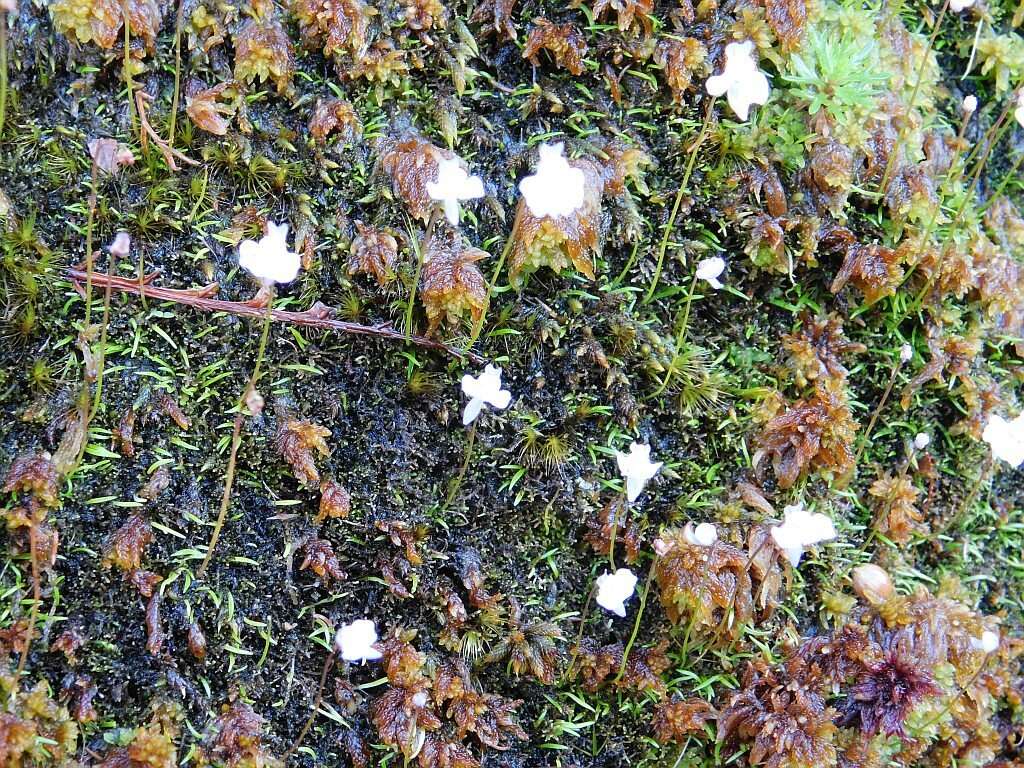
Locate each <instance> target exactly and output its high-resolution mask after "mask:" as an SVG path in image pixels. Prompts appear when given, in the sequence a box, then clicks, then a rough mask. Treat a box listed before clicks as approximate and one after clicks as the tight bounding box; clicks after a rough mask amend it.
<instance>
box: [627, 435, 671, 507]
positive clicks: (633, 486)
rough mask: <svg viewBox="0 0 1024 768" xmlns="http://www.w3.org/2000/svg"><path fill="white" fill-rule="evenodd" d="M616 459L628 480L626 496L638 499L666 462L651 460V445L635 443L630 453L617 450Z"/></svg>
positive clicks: (631, 499) (634, 499)
mask: <svg viewBox="0 0 1024 768" xmlns="http://www.w3.org/2000/svg"><path fill="white" fill-rule="evenodd" d="M615 460H616V461H617V462H618V464H619V473H620V474H621V475H622V479H623V480H625V481H626V498H627V499H629V501H636V499H637V497H638V496H639V495H640V492H641V491H643V489H644V486H645V485H647V481H648V480H650V479H651V478H652V477H654V476H655V475H656V474H658V470H659V469H661V465H662V464H663V463H664V462H661V461H651V446H649V445H642V444H640V443H633V444H632V445H630V446H629V453H623V452H622V451H616V452H615Z"/></svg>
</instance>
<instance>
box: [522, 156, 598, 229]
mask: <svg viewBox="0 0 1024 768" xmlns="http://www.w3.org/2000/svg"><path fill="white" fill-rule="evenodd" d="M564 150H565V145H564V144H562V143H561V142H559V143H558V144H541V145H540V159H539V160H538V161H537V170H535V171H534V172H533V175H532V176H527V177H526V178H525V179H523V180H522V181H520V182H519V191H520V192H522V193H523V198H524V199H525V200H526V207H527V208H529V209H530V213H532V214H533V215H534V216H535V217H537V218H538V219H540V218H543V217H545V216H550V217H551V218H558V217H559V216H570V215H572V214H573V213H575V212H576V211H578V210H579V209H580V208H581V207H583V199H584V196H585V191H586V183H587V179H586V176H584V174H583V171H582V170H580V169H579V168H575V167H574V166H572V165H570V164H569V161H568V160H566V159H565V157H564V156H563V154H562V153H563V152H564Z"/></svg>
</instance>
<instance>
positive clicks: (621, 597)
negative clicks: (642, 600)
mask: <svg viewBox="0 0 1024 768" xmlns="http://www.w3.org/2000/svg"><path fill="white" fill-rule="evenodd" d="M635 589H636V575H635V574H634V573H633V572H632V571H631V570H629V568H619V569H618V570H617V571H615V573H605V574H602V575H601V576H598V577H597V604H598V605H600V606H601V607H602V608H604V609H605V610H608V611H611V612H612V613H614V614H616V615H618V616H622V617H625V615H626V601H627V600H629V598H631V597H632V596H633V591H634V590H635Z"/></svg>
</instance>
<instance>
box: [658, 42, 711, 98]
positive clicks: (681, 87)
mask: <svg viewBox="0 0 1024 768" xmlns="http://www.w3.org/2000/svg"><path fill="white" fill-rule="evenodd" d="M707 57H708V49H707V48H706V47H705V46H704V44H703V43H701V42H700V40H698V39H697V38H695V37H686V38H683V39H682V40H680V39H678V38H675V37H666V38H663V39H661V40H659V41H658V45H657V47H656V48H655V49H654V61H655V63H656V64H657V65H658V66H659V67H661V68H662V69H664V70H665V82H666V83H667V84H668V87H669V88H671V89H672V100H673V101H674V102H675V103H676V104H682V103H683V96H684V94H685V93H686V92H687V91H688V90H690V88H691V86H692V85H693V78H694V76H695V75H702V74H704V71H705V69H706V67H705V64H704V62H705V61H706V60H707Z"/></svg>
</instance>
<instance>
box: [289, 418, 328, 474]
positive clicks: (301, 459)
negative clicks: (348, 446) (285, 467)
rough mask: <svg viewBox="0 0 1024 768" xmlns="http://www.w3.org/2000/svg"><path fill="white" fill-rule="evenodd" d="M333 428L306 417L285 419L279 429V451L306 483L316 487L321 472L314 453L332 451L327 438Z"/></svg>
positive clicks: (326, 453) (322, 454)
mask: <svg viewBox="0 0 1024 768" xmlns="http://www.w3.org/2000/svg"><path fill="white" fill-rule="evenodd" d="M330 435H331V430H329V429H327V428H326V427H321V426H320V425H319V424H314V423H313V422H311V421H307V420H305V419H292V418H287V419H284V420H283V421H282V423H281V426H280V427H279V428H278V431H277V438H276V445H277V451H278V453H280V454H281V456H283V457H284V459H285V461H287V462H288V463H289V464H290V465H291V467H292V471H293V472H294V473H295V477H296V479H297V480H298V481H299V482H301V483H302V484H304V485H307V486H309V487H311V488H315V487H317V486H319V484H320V472H319V470H317V468H316V462H315V461H314V459H313V455H314V453H318V454H320V455H321V456H327V455H328V454H329V453H330V452H331V451H330V448H328V446H327V441H326V439H325V438H327V437H330Z"/></svg>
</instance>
